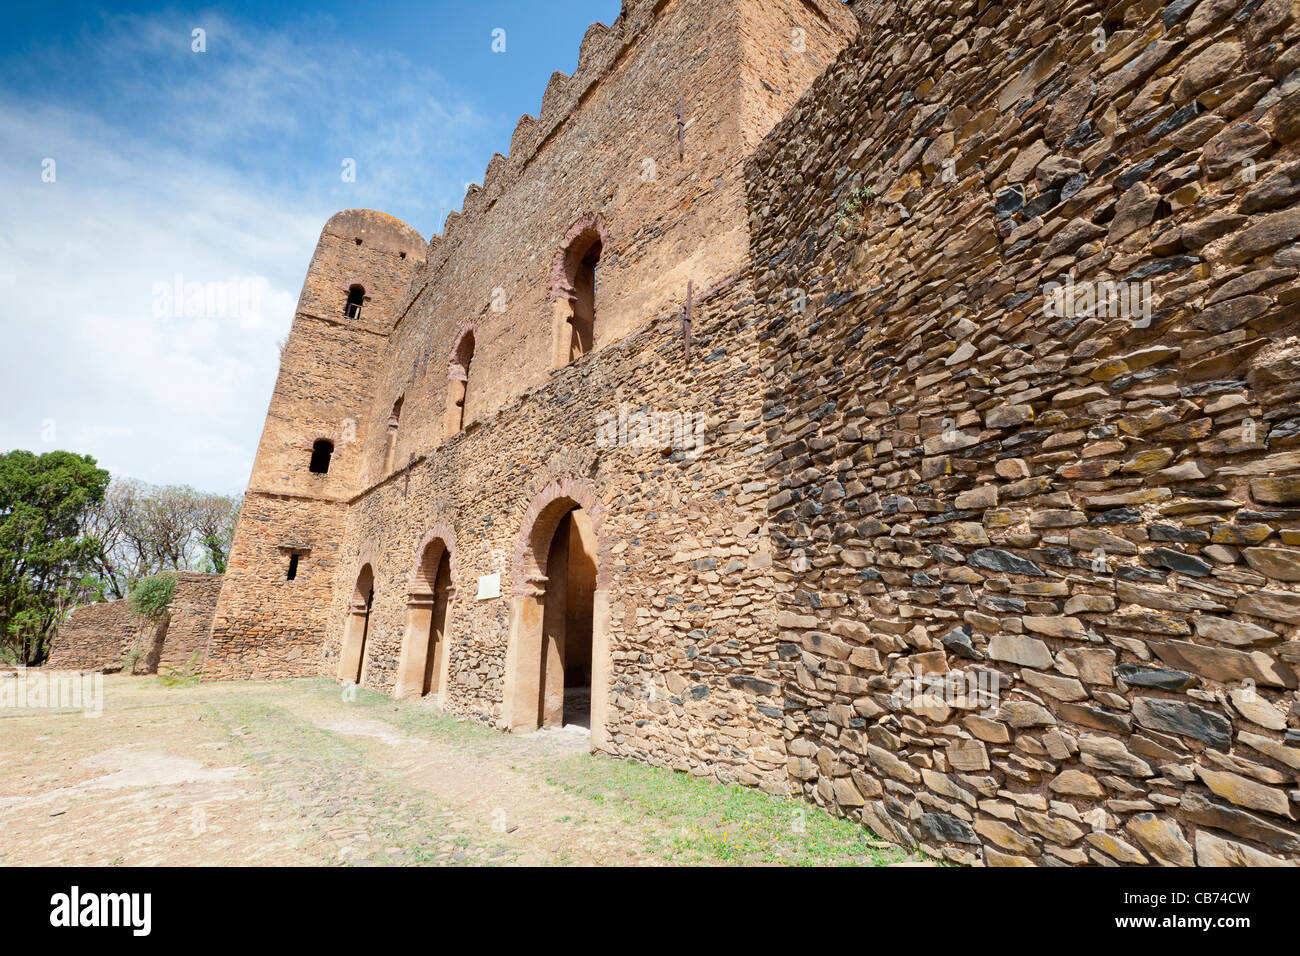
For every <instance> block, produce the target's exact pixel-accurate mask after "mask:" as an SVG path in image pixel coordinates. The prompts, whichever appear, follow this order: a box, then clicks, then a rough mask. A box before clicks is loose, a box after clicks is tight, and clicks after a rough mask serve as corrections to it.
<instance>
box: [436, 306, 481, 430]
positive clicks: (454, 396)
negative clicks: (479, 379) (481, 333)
mask: <svg viewBox="0 0 1300 956" xmlns="http://www.w3.org/2000/svg"><path fill="white" fill-rule="evenodd" d="M473 359H474V327H473V326H472V325H466V326H465V327H464V328H463V329H461V332H460V336H459V338H457V339H456V344H455V345H454V346H453V347H452V350H451V362H450V363H449V365H448V367H447V412H446V417H445V418H444V420H443V426H444V427H443V431H444V433H445V435H446V437H447V438H450V437H451V436H452V435H454V434H456V433H457V432H458V431H460V430H461V429H462V428H464V427H465V402H466V400H467V399H468V398H469V366H470V362H471V361H473Z"/></svg>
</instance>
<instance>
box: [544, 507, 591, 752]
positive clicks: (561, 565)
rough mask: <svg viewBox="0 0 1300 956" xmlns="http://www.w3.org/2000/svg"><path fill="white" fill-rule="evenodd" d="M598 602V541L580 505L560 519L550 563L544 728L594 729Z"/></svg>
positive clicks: (545, 655) (549, 556) (548, 560)
mask: <svg viewBox="0 0 1300 956" xmlns="http://www.w3.org/2000/svg"><path fill="white" fill-rule="evenodd" d="M595 597H596V536H595V532H594V531H593V530H592V527H591V520H590V519H589V518H588V517H587V515H586V513H585V512H584V511H583V510H582V507H581V506H575V507H574V508H572V509H571V510H570V511H569V512H568V513H566V514H565V515H564V517H562V518H561V519H560V523H559V524H558V525H557V526H556V528H555V534H554V535H553V536H552V537H551V544H550V548H549V550H548V553H547V558H546V594H545V596H544V597H543V611H542V659H541V661H540V662H539V671H538V674H539V681H540V683H541V694H540V697H539V700H538V708H539V710H538V723H539V725H540V726H542V727H556V726H560V725H568V724H576V725H578V726H580V727H587V728H590V727H591V638H592V633H591V632H592V611H593V606H592V604H593V601H594V600H595Z"/></svg>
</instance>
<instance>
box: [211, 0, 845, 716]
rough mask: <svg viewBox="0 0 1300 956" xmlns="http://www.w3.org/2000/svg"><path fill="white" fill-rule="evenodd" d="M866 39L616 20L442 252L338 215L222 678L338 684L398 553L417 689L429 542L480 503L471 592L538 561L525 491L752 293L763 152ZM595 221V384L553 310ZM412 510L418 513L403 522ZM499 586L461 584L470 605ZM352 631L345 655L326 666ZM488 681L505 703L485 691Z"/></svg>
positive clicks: (660, 12) (485, 703)
mask: <svg viewBox="0 0 1300 956" xmlns="http://www.w3.org/2000/svg"><path fill="white" fill-rule="evenodd" d="M856 29H857V22H856V20H855V18H854V17H853V16H852V14H851V13H850V12H849V11H848V9H847V8H846V7H845V6H844V5H843V4H840V3H838V2H832V0H776V2H766V3H760V2H758V0H691V2H686V0H671V2H667V3H664V2H658V3H656V2H650V0H635V2H628V3H625V4H624V8H623V10H622V12H621V14H620V16H619V18H618V20H617V21H616V22H615V23H614V24H613V25H611V26H610V27H605V26H603V25H600V24H597V25H594V26H593V27H592V28H591V29H590V30H589V31H588V33H587V35H586V37H585V38H584V40H583V43H582V48H581V51H580V54H579V66H578V69H577V71H576V72H575V74H574V75H573V76H572V77H566V76H564V75H563V74H559V73H557V74H555V75H554V76H552V78H551V81H550V83H549V84H548V86H547V90H546V93H545V95H544V96H543V100H542V107H541V110H540V113H539V116H538V117H537V118H536V119H534V118H533V117H529V116H525V117H523V118H521V120H520V122H519V125H518V127H517V129H516V131H515V135H514V138H513V140H512V144H511V151H510V155H509V156H508V157H502V156H496V157H494V158H493V160H492V162H491V163H490V164H489V165H488V167H487V172H486V174H485V177H484V184H483V186H482V187H478V186H474V187H471V188H470V190H469V191H468V192H467V194H466V197H465V202H464V205H463V209H462V210H461V211H460V212H454V213H452V214H451V215H449V216H448V218H447V221H446V224H445V226H444V229H443V232H442V234H440V235H435V236H434V237H433V239H431V240H430V242H429V243H428V244H427V247H421V248H419V249H418V250H417V249H416V240H417V238H418V237H416V236H415V235H414V231H413V230H411V229H410V227H408V226H405V225H404V224H401V223H398V222H397V221H396V220H393V219H392V218H391V217H387V216H384V215H383V214H381V213H374V212H371V211H366V210H350V211H348V212H346V213H340V214H339V215H338V216H335V217H334V218H333V219H332V220H331V221H330V223H329V224H327V226H326V228H325V230H324V232H323V233H322V237H321V242H320V245H319V246H318V249H317V252H316V255H315V256H314V257H313V260H312V264H311V266H310V268H309V270H308V275H307V279H306V282H305V284H304V288H303V293H302V297H301V299H300V302H299V307H298V314H297V315H296V316H295V319H294V326H293V332H292V334H291V335H290V338H289V340H288V343H287V345H286V348H285V350H284V354H283V356H282V360H281V371H280V376H279V379H278V380H277V383H276V390H275V394H274V396H273V398H272V401H271V406H270V410H269V413H268V417H267V424H266V427H265V430H264V432H263V436H262V441H261V444H260V446H259V449H258V455H257V461H256V463H255V465H254V470H253V477H252V479H251V480H250V487H249V491H248V493H247V495H246V498H245V501H246V504H245V507H244V510H243V512H242V514H241V520H240V526H239V529H238V532H237V534H236V538H235V543H234V547H233V549H232V554H231V559H230V563H229V567H228V569H227V574H226V583H225V587H224V591H223V595H222V598H221V602H220V606H219V608H218V611H217V614H216V619H215V622H214V626H213V636H212V641H211V645H210V653H209V659H208V665H207V672H208V673H209V674H210V675H211V676H214V677H218V678H230V677H247V676H257V677H272V678H280V677H291V676H300V675H305V674H311V673H316V672H317V671H318V669H321V668H324V670H325V672H327V673H332V672H334V671H335V670H336V665H337V655H338V645H337V641H338V638H339V634H340V632H341V629H342V624H343V618H344V616H345V615H344V613H343V611H342V610H341V609H342V608H345V607H346V605H347V603H348V601H349V600H350V599H351V598H352V594H353V590H354V583H355V581H356V577H357V568H358V566H359V565H360V564H361V563H362V561H361V558H362V556H363V552H362V550H361V549H362V548H363V547H370V544H369V542H372V541H373V542H374V545H373V547H374V549H375V550H376V551H381V552H384V553H385V555H388V554H396V553H397V552H401V558H400V561H398V560H397V559H396V558H394V559H393V560H394V561H395V562H396V563H395V564H388V563H387V558H385V562H384V563H385V566H384V567H382V568H377V569H376V570H377V572H379V574H380V577H381V581H380V583H378V584H377V585H376V588H375V594H376V616H375V618H374V620H373V622H372V628H374V629H372V631H371V632H370V638H369V639H368V642H367V648H368V650H367V655H368V660H367V665H366V666H367V675H368V676H367V680H368V682H373V683H374V684H375V686H381V687H386V688H387V689H389V690H392V689H393V688H394V687H395V683H394V681H395V679H396V678H395V675H396V670H397V667H398V659H399V655H398V652H397V647H398V645H399V644H400V640H401V622H400V620H399V621H398V623H397V624H395V625H394V624H391V623H390V624H385V623H383V621H382V620H381V619H382V618H383V616H384V614H385V612H384V610H383V608H384V607H385V606H386V605H387V604H389V603H393V604H394V606H398V605H402V604H403V603H404V602H405V600H406V597H407V591H408V585H409V581H408V572H409V571H410V568H411V565H412V564H413V562H414V549H415V546H416V544H417V543H418V542H419V541H420V540H421V537H422V536H423V535H424V534H425V532H426V531H427V530H428V529H429V527H431V526H432V524H433V522H434V521H435V520H436V519H437V517H438V515H439V514H440V513H441V512H446V511H449V510H456V509H460V510H461V511H462V513H463V514H464V515H465V518H464V521H466V522H470V526H472V527H473V528H474V529H475V530H474V532H473V536H472V537H470V539H469V540H470V543H471V545H472V547H473V548H474V549H475V550H477V551H479V552H481V554H482V557H481V559H480V558H479V557H474V558H473V560H472V561H471V560H470V557H471V556H470V555H469V554H467V555H466V571H465V574H468V573H469V570H470V569H478V568H481V567H484V566H487V564H488V557H487V556H488V555H489V554H490V553H494V552H497V551H499V552H502V553H504V554H506V555H510V554H512V553H513V551H514V549H515V547H516V544H517V543H518V538H519V535H520V534H521V528H520V527H519V524H518V517H519V516H520V515H522V514H523V513H524V511H525V509H526V508H527V507H528V505H529V499H528V497H527V495H526V494H525V492H526V491H527V490H528V489H531V488H534V487H539V484H538V483H539V481H541V479H542V477H543V476H547V477H548V478H549V477H555V476H558V472H557V471H556V468H557V467H558V462H559V461H560V460H562V459H563V456H564V455H565V454H568V453H569V452H571V451H574V452H577V453H578V454H579V457H581V455H584V454H588V453H589V451H590V449H592V448H594V447H595V444H594V443H595V434H596V431H595V429H596V417H597V414H598V413H599V412H601V411H606V410H610V409H609V408H606V407H605V405H603V404H600V403H604V402H608V401H609V400H610V398H612V397H613V396H614V395H615V394H616V393H615V391H614V388H613V386H614V383H615V382H616V381H617V380H616V379H612V378H610V373H609V372H608V371H607V370H606V369H605V368H604V365H605V360H604V359H603V358H602V357H601V356H603V354H604V352H605V351H607V350H609V349H611V348H613V347H615V346H617V345H619V344H620V343H621V342H622V341H623V340H624V339H626V338H629V337H635V336H638V335H643V334H644V330H645V328H646V327H647V326H648V324H650V323H655V327H656V328H659V329H660V332H661V334H666V332H665V330H671V329H674V328H677V327H678V325H679V314H680V310H681V308H682V306H683V303H684V302H685V299H686V296H687V289H688V283H690V284H692V288H693V290H694V296H695V298H696V300H697V302H702V301H703V298H704V296H705V295H706V293H707V291H708V290H709V289H710V288H712V287H714V286H718V285H720V284H725V283H730V284H733V285H734V283H735V281H736V280H735V276H736V275H737V273H738V272H739V271H740V270H741V269H742V268H743V266H744V264H745V262H746V261H747V257H748V226H747V221H746V217H745V213H744V184H743V161H744V158H745V156H746V155H747V153H748V152H749V150H750V149H752V147H753V146H754V145H755V144H756V143H757V142H758V140H759V138H760V137H761V136H762V134H763V133H764V132H766V130H767V129H768V128H770V125H771V123H772V122H774V121H775V119H776V118H777V117H778V116H780V115H781V113H783V112H784V111H785V110H786V109H787V108H788V107H789V106H790V105H791V104H793V103H794V102H795V100H796V99H797V97H798V95H799V93H800V92H801V91H802V90H803V89H804V88H805V87H806V86H807V85H808V83H810V82H811V81H812V80H813V79H814V78H815V77H816V76H817V75H818V74H819V73H820V72H821V70H822V69H823V68H824V67H825V65H826V64H827V63H828V62H829V61H830V60H831V58H832V57H833V56H834V54H835V52H836V51H837V50H838V49H840V48H841V47H842V46H843V44H844V43H845V42H846V41H847V39H848V38H849V37H850V36H851V35H852V34H853V33H854V32H856ZM679 108H681V114H682V120H683V126H682V130H681V138H680V143H681V151H680V154H679V136H678V114H679ZM581 223H594V224H595V226H594V228H596V229H597V230H598V231H599V232H600V234H601V236H602V238H603V242H602V251H601V256H600V266H599V270H600V298H599V321H598V322H597V323H596V341H595V350H594V352H593V353H592V354H591V355H589V356H587V357H585V358H584V359H582V360H580V361H579V362H578V365H579V366H583V367H585V366H588V365H593V363H594V366H593V367H591V368H588V369H587V370H586V371H584V372H583V373H582V374H581V376H580V378H578V379H574V378H573V375H574V374H576V373H575V372H573V370H571V369H560V370H557V371H552V367H551V366H552V364H553V363H552V355H553V342H552V337H553V321H552V317H553V310H554V299H555V296H556V292H557V288H556V281H557V265H556V262H557V256H558V255H559V254H560V253H561V251H562V249H563V247H564V243H565V241H566V238H572V236H571V233H572V231H573V229H574V228H575V224H581ZM368 250H371V251H368ZM402 254H405V255H404V257H403V258H398V256H401V255H402ZM353 282H359V283H361V284H363V285H364V286H365V287H366V289H367V292H368V293H369V292H370V291H371V290H372V289H373V290H379V293H380V294H377V295H376V297H375V299H374V301H373V302H369V301H368V302H367V304H366V306H365V308H364V309H363V312H362V316H361V319H362V321H361V322H357V321H352V320H348V319H346V318H345V317H344V316H343V315H342V314H341V310H342V308H343V302H344V297H345V294H346V290H347V288H348V286H349V285H350V284H351V283H353ZM498 293H499V294H498ZM656 317H658V318H656ZM698 322H699V320H698V319H697V326H698ZM467 330H472V332H473V335H474V351H473V357H472V360H471V363H470V374H469V376H468V379H469V381H468V387H467V392H466V398H465V414H464V423H465V428H464V430H463V431H462V432H461V433H460V434H457V435H452V436H450V437H449V436H448V435H447V434H446V430H445V426H444V419H445V411H446V405H447V399H448V385H449V364H450V363H451V362H452V360H453V351H454V350H455V348H456V346H457V343H458V342H459V341H460V339H461V336H462V335H463V334H464V333H465V332H466V331H467ZM695 334H696V336H697V337H698V336H699V335H700V334H701V332H700V330H699V328H698V327H697V329H696V332H695ZM655 344H656V346H657V345H660V344H662V343H659V342H657V343H655ZM644 347H645V346H644V345H630V346H629V348H633V349H640V348H644ZM619 354H620V356H621V355H623V354H624V353H619ZM623 361H624V359H623V358H621V357H620V358H611V359H609V363H612V364H614V365H617V366H618V367H619V368H620V372H619V375H620V376H621V379H622V385H623V386H624V387H623V388H622V390H621V391H619V392H618V393H617V394H618V395H620V396H624V397H626V401H627V402H628V403H629V404H630V405H631V406H632V407H634V408H639V407H641V406H642V405H645V406H646V407H651V408H656V409H660V410H665V411H668V412H670V413H671V412H680V411H681V410H683V409H687V408H693V407H695V405H696V404H698V402H697V400H696V399H694V398H686V399H679V398H678V397H677V396H676V395H675V394H674V392H673V385H674V384H675V383H680V380H681V376H682V374H683V373H682V372H680V371H676V370H671V371H667V370H662V369H663V366H662V364H661V363H660V364H658V365H656V364H654V363H651V364H648V365H645V366H643V367H629V368H624V367H623V365H622V363H623ZM656 361H657V357H656ZM714 367H716V366H715V365H709V366H708V368H709V369H712V368H714ZM659 375H662V376H663V377H662V378H658V377H655V376H659ZM592 382H595V383H597V384H596V385H594V386H592V385H590V384H589V383H592ZM399 399H400V415H399V416H394V411H395V409H396V408H398V407H399V406H398V401H399ZM539 408H544V409H545V410H546V414H545V415H541V414H540V413H539V412H538V409H539ZM611 408H612V411H613V412H614V413H617V411H618V409H617V405H615V406H611ZM521 410H522V411H521ZM521 415H522V417H520V416H521ZM390 422H392V425H391V427H390ZM489 430H490V431H492V434H491V435H482V434H479V432H481V431H489ZM390 436H393V437H391V438H390ZM317 438H331V439H333V440H334V441H335V447H336V456H335V464H333V465H332V466H331V470H330V473H329V474H328V475H326V476H319V475H312V474H310V473H309V472H308V471H307V463H308V461H309V458H310V448H311V444H312V442H313V441H314V440H316V439H317ZM390 440H391V441H392V444H391V446H390ZM390 449H391V450H390ZM557 456H559V457H557ZM570 458H572V455H570ZM563 460H567V459H563ZM619 462H620V466H621V465H622V461H621V459H620V460H619ZM582 467H583V470H582V472H581V474H577V473H575V474H574V475H568V476H564V477H582V478H591V477H592V474H591V473H590V472H591V467H592V463H591V461H587V462H584V463H583V466H582ZM422 468H423V469H424V470H426V471H429V470H432V471H434V472H436V474H437V476H438V478H437V482H436V484H434V485H432V486H430V485H429V484H428V482H427V481H426V480H425V479H423V478H422V477H421V469H422ZM408 471H409V478H408ZM541 484H542V485H544V484H545V482H544V481H541ZM408 488H409V491H408ZM395 494H396V495H399V496H400V497H402V498H403V501H397V502H393V503H386V502H388V501H389V499H390V498H391V497H392V496H393V495H395ZM407 495H409V496H410V498H411V501H410V502H405V503H403V502H404V501H405V497H406V496H407ZM417 502H418V506H417V504H416V503H417ZM345 527H346V529H347V530H346V531H345ZM482 528H486V529H487V530H485V531H484V530H480V529H482ZM398 529H408V530H407V533H406V534H399V532H398ZM728 533H729V531H728ZM701 535H702V540H709V534H706V533H704V532H701ZM293 554H298V555H299V565H298V568H299V570H298V576H297V578H296V579H294V580H292V581H291V580H288V579H287V576H286V568H287V565H288V562H289V560H290V557H291V555H293ZM494 560H495V559H494ZM477 573H484V572H482V571H481V570H476V571H475V574H477ZM467 580H468V582H469V583H468V584H466V581H467ZM473 580H474V578H472V577H470V578H464V576H463V575H462V576H461V579H459V580H458V582H457V583H458V585H459V586H460V588H461V591H462V597H463V593H464V591H465V589H466V588H468V589H469V590H471V591H472V590H473ZM399 582H400V583H399ZM505 585H506V587H507V588H509V587H512V586H513V584H512V582H511V581H509V580H508V579H507V581H506V582H505ZM394 587H395V588H396V590H392V588H394ZM459 607H460V606H459V605H458V613H459ZM392 613H393V615H394V616H396V617H400V615H401V613H402V612H401V611H394V612H392ZM466 613H469V612H468V611H467V612H466ZM505 613H506V612H505V611H501V615H505ZM498 617H500V615H498ZM453 624H457V625H458V622H457V621H455V620H454V619H453ZM385 628H387V629H388V630H385ZM393 628H396V633H393V630H392V629H393ZM375 629H377V630H375ZM466 629H467V630H471V631H473V632H474V633H475V635H476V636H474V637H472V638H471V640H472V641H474V642H476V643H478V644H480V645H482V646H483V647H490V648H491V650H490V651H484V652H483V654H482V655H479V656H471V657H469V658H467V659H466V660H465V661H464V662H463V663H461V664H456V663H455V658H453V666H454V667H461V668H463V669H464V673H465V676H464V678H463V679H464V681H466V684H465V685H464V686H465V687H466V693H467V697H466V698H465V700H464V702H463V706H464V707H466V708H469V709H476V710H478V711H481V712H483V713H489V712H491V711H492V709H493V708H494V707H498V706H499V700H496V699H494V697H493V694H499V688H495V689H494V687H495V685H494V684H493V681H494V680H497V679H498V678H499V674H495V673H494V671H493V665H491V664H489V663H487V662H488V661H489V660H490V659H491V658H492V655H496V656H497V657H501V656H502V655H503V654H504V646H505V643H506V630H505V625H503V624H502V623H501V621H500V620H498V619H496V618H494V619H493V620H492V621H484V622H479V621H477V620H476V621H475V622H474V624H473V626H472V627H470V626H469V625H468V622H466ZM326 635H331V638H330V641H331V642H332V649H331V650H329V651H328V653H326V654H325V656H324V657H322V651H323V648H324V645H325V642H326V640H325V639H326ZM385 635H387V636H385ZM372 653H373V659H369V655H371V654H372ZM498 666H499V664H498ZM470 674H476V675H477V676H476V677H470V676H468V675H470ZM458 679H459V678H458ZM475 681H479V682H481V685H480V684H476V683H475ZM479 686H482V687H484V688H485V689H484V690H483V691H482V696H481V698H480V697H479V696H478V694H477V692H476V693H469V691H471V690H474V691H477V688H478V687H479Z"/></svg>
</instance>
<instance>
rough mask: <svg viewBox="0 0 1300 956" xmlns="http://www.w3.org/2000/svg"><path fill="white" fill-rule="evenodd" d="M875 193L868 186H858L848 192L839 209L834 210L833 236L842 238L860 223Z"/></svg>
mask: <svg viewBox="0 0 1300 956" xmlns="http://www.w3.org/2000/svg"><path fill="white" fill-rule="evenodd" d="M875 195H876V191H875V190H874V189H872V188H871V187H870V186H859V187H857V188H856V189H851V190H849V194H848V195H847V196H845V197H844V201H843V202H841V203H840V205H839V208H838V209H836V210H835V234H836V235H837V236H843V235H845V234H846V233H847V232H849V231H850V230H851V229H853V228H854V227H855V226H857V224H858V223H859V222H861V221H862V220H863V219H864V218H866V215H867V206H868V205H869V204H870V203H871V200H872V199H873V198H874V197H875Z"/></svg>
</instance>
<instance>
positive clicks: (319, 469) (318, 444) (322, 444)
mask: <svg viewBox="0 0 1300 956" xmlns="http://www.w3.org/2000/svg"><path fill="white" fill-rule="evenodd" d="M333 454H334V443H333V442H332V441H330V440H329V439H327V438H318V439H317V440H316V441H315V442H314V443H313V444H312V446H311V464H310V465H309V466H308V467H309V469H310V470H311V472H312V474H316V475H323V474H325V473H326V472H328V471H329V470H330V456H332V455H333Z"/></svg>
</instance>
